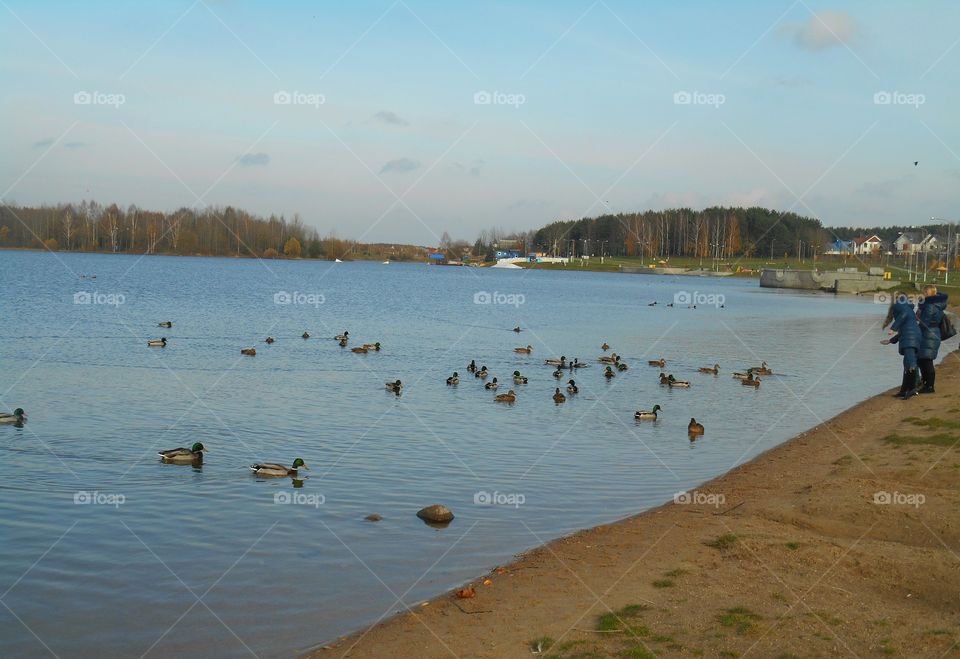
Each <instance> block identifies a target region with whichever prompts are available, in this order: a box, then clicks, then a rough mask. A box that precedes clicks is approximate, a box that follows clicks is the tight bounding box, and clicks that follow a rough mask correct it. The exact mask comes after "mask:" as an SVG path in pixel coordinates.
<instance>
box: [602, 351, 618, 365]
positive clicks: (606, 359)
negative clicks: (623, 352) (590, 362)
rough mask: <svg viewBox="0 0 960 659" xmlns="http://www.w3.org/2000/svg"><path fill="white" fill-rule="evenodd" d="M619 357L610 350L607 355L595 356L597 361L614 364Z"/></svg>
mask: <svg viewBox="0 0 960 659" xmlns="http://www.w3.org/2000/svg"><path fill="white" fill-rule="evenodd" d="M619 359H620V357H619V355H617V353H615V352H611V353H610V354H609V355H601V356H600V357H597V361H598V362H600V363H601V364H616V363H617V361H618V360H619Z"/></svg>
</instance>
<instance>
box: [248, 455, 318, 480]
mask: <svg viewBox="0 0 960 659" xmlns="http://www.w3.org/2000/svg"><path fill="white" fill-rule="evenodd" d="M301 467H302V468H304V469H310V467H308V466H307V463H306V462H304V461H303V459H302V458H297V459H296V460H294V461H293V465H292V466H290V467H284V466H283V465H282V464H277V463H275V462H265V463H263V464H255V465H250V470H251V471H252V472H253V473H254V474H256V475H257V476H276V477H282V476H296V475H297V472H298V471H299V470H300V468H301Z"/></svg>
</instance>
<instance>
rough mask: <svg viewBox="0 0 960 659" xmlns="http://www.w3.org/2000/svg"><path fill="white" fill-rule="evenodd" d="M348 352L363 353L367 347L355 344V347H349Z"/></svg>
mask: <svg viewBox="0 0 960 659" xmlns="http://www.w3.org/2000/svg"><path fill="white" fill-rule="evenodd" d="M350 352H356V353H359V354H362V355H365V354H367V348H365V347H364V346H357V347H355V348H350Z"/></svg>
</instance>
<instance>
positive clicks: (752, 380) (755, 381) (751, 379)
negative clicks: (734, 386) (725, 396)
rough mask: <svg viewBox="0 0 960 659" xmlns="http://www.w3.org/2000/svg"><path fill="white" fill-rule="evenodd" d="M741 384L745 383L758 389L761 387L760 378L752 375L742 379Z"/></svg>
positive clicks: (746, 385)
mask: <svg viewBox="0 0 960 659" xmlns="http://www.w3.org/2000/svg"><path fill="white" fill-rule="evenodd" d="M740 384H742V385H744V386H745V387H753V388H754V389H758V388H759V387H760V378H755V377H753V376H752V375H751V376H749V377H746V378H744V379H742V380H740Z"/></svg>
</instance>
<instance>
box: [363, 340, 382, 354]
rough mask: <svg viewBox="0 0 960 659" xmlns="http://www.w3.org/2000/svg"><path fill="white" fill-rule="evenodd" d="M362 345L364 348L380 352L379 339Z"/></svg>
mask: <svg viewBox="0 0 960 659" xmlns="http://www.w3.org/2000/svg"><path fill="white" fill-rule="evenodd" d="M363 347H364V348H366V349H367V350H373V351H374V352H380V342H379V341H377V342H376V343H364V344H363Z"/></svg>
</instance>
